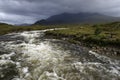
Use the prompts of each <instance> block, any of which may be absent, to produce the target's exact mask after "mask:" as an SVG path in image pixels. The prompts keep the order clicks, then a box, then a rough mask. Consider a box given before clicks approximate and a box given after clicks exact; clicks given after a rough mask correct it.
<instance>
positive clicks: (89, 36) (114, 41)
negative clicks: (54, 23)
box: [46, 22, 120, 47]
mask: <svg viewBox="0 0 120 80" xmlns="http://www.w3.org/2000/svg"><path fill="white" fill-rule="evenodd" d="M46 35H52V36H54V37H55V38H68V39H67V40H68V41H70V42H73V43H78V42H83V43H85V44H86V45H88V46H89V45H90V44H92V45H99V46H108V45H109V46H116V47H120V23H119V22H113V23H108V24H96V25H72V27H69V29H65V30H54V31H48V32H46Z"/></svg>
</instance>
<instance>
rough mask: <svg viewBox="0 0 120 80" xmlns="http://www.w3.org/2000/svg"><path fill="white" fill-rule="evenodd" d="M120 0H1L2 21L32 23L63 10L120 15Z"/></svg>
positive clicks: (0, 13) (0, 19) (0, 16)
mask: <svg viewBox="0 0 120 80" xmlns="http://www.w3.org/2000/svg"><path fill="white" fill-rule="evenodd" d="M119 4H120V0H0V21H1V22H8V23H32V22H34V21H36V20H38V19H42V18H47V17H49V16H51V15H54V14H59V13H63V12H71V13H78V12H98V13H104V14H109V15H113V16H120V5H119Z"/></svg>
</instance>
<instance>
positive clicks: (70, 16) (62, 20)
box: [35, 13, 120, 24]
mask: <svg viewBox="0 0 120 80" xmlns="http://www.w3.org/2000/svg"><path fill="white" fill-rule="evenodd" d="M114 21H120V18H119V17H112V16H107V15H103V14H98V13H62V14H58V15H53V16H51V17H49V18H47V19H42V20H39V21H37V22H35V24H71V23H106V22H114Z"/></svg>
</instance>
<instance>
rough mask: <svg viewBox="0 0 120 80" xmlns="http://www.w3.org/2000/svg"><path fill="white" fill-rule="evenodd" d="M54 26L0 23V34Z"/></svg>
mask: <svg viewBox="0 0 120 80" xmlns="http://www.w3.org/2000/svg"><path fill="white" fill-rule="evenodd" d="M54 27H55V26H41V25H31V26H12V25H8V24H4V23H0V35H4V34H7V33H12V32H21V31H31V30H43V29H50V28H54Z"/></svg>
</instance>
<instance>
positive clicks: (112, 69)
mask: <svg viewBox="0 0 120 80" xmlns="http://www.w3.org/2000/svg"><path fill="white" fill-rule="evenodd" d="M51 30H52V29H51ZM46 31H48V30H40V31H25V32H20V33H10V34H7V35H3V36H0V80H120V61H119V60H117V59H114V58H111V57H108V56H105V55H100V54H97V53H95V52H93V51H90V50H88V49H87V48H85V47H81V46H78V45H75V44H70V43H68V42H65V41H62V40H57V39H49V38H46V37H45V36H44V34H45V32H46Z"/></svg>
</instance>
